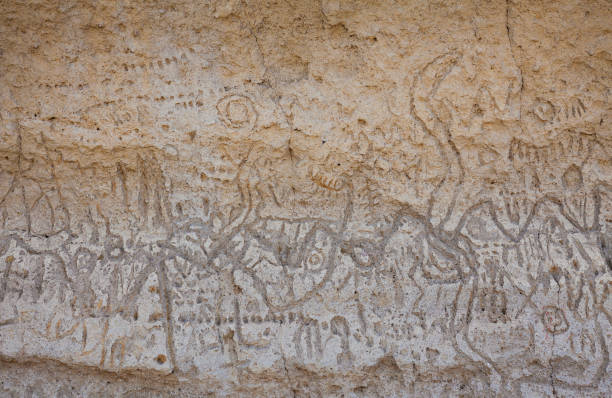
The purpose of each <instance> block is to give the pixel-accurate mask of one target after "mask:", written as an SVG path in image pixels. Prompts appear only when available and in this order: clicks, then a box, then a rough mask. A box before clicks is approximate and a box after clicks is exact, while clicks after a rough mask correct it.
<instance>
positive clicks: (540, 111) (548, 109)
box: [533, 101, 555, 122]
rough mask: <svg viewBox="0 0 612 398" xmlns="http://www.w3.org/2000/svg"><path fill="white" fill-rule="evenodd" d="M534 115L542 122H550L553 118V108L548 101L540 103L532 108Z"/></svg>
mask: <svg viewBox="0 0 612 398" xmlns="http://www.w3.org/2000/svg"><path fill="white" fill-rule="evenodd" d="M533 111H534V112H535V114H536V115H537V116H538V118H540V120H541V121H543V122H550V121H552V120H553V117H554V116H555V108H554V107H553V105H552V104H551V103H550V102H548V101H540V102H538V103H537V104H536V105H535V107H534V108H533Z"/></svg>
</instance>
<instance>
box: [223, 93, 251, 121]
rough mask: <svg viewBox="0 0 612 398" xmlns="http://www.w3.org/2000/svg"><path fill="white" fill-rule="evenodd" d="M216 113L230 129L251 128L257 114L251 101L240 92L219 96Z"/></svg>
mask: <svg viewBox="0 0 612 398" xmlns="http://www.w3.org/2000/svg"><path fill="white" fill-rule="evenodd" d="M217 113H218V115H219V119H220V120H221V121H222V122H223V124H225V125H226V126H227V127H229V128H232V129H236V130H243V129H245V130H246V129H252V128H253V127H255V124H256V123H257V116H258V115H257V111H256V110H255V105H254V104H253V101H252V100H251V99H250V98H249V97H247V96H245V95H242V94H231V95H228V96H225V97H223V98H221V100H219V102H218V103H217Z"/></svg>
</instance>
